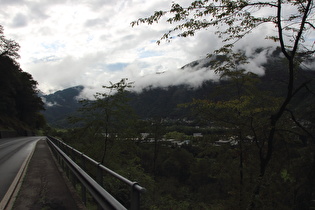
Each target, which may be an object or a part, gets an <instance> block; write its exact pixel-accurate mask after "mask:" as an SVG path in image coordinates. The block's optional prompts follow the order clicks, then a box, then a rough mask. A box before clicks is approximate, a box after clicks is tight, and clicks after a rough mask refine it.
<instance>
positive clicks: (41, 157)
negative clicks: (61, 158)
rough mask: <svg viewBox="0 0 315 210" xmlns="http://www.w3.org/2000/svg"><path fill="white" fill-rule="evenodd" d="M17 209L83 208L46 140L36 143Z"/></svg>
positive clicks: (17, 199) (15, 205)
mask: <svg viewBox="0 0 315 210" xmlns="http://www.w3.org/2000/svg"><path fill="white" fill-rule="evenodd" d="M79 207H80V208H79ZM13 209H16V210H20V209H21V210H27V209H32V210H37V209H60V210H62V209H81V206H80V205H78V204H77V201H76V199H74V196H73V194H72V193H71V192H70V190H69V188H68V186H67V184H66V181H65V180H64V178H63V176H62V174H61V173H60V171H59V170H58V167H57V165H56V163H55V161H54V159H53V157H52V154H51V152H50V150H49V147H48V144H47V142H46V140H40V141H38V143H37V145H36V148H35V151H34V154H33V157H32V158H31V160H30V163H29V165H28V168H27V172H26V174H25V177H24V180H23V182H22V185H21V188H20V191H19V193H18V196H17V198H16V200H15V203H14V206H13Z"/></svg>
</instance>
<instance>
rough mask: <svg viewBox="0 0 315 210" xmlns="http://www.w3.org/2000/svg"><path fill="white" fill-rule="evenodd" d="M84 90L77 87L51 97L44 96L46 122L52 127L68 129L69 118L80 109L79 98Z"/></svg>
mask: <svg viewBox="0 0 315 210" xmlns="http://www.w3.org/2000/svg"><path fill="white" fill-rule="evenodd" d="M83 89H84V87H83V86H75V87H71V88H67V89H64V90H60V91H57V92H55V93H53V94H49V95H43V94H42V95H41V98H42V100H43V101H44V103H45V111H44V112H43V114H44V116H45V118H46V121H47V122H48V123H49V124H50V125H51V126H56V127H68V122H67V117H68V116H70V115H72V114H74V113H75V112H76V111H77V109H78V108H79V107H80V104H79V102H78V100H77V96H79V95H80V93H81V91H82V90H83Z"/></svg>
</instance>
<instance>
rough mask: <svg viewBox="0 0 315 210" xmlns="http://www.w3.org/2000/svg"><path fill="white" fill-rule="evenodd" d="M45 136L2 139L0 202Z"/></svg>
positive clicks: (0, 141) (0, 150) (0, 147)
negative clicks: (37, 143)
mask: <svg viewBox="0 0 315 210" xmlns="http://www.w3.org/2000/svg"><path fill="white" fill-rule="evenodd" d="M42 138H44V137H43V136H32V137H16V138H4V139H0V201H1V200H2V199H3V197H4V195H5V194H6V192H7V190H8V189H9V187H10V185H11V183H12V182H13V180H14V178H15V176H16V175H17V173H18V171H19V169H20V168H21V166H22V164H23V162H24V161H25V159H26V158H27V157H28V155H29V154H30V153H31V152H32V150H33V149H34V148H35V145H36V142H37V141H38V140H40V139H42Z"/></svg>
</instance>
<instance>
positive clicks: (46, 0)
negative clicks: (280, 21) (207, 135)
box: [0, 0, 275, 94]
mask: <svg viewBox="0 0 315 210" xmlns="http://www.w3.org/2000/svg"><path fill="white" fill-rule="evenodd" d="M176 2H178V3H180V4H183V5H188V3H189V2H190V0H176ZM171 4H172V1H171V0H0V24H1V25H2V26H3V27H4V35H5V36H6V37H7V38H10V39H14V40H15V41H17V42H18V43H19V44H20V46H21V49H20V55H21V58H20V59H19V62H20V64H21V67H22V69H23V70H24V71H27V72H29V73H31V74H32V76H33V78H34V79H35V80H36V81H38V83H39V86H38V87H39V89H40V90H41V91H43V92H45V93H50V92H54V91H56V90H60V89H64V88H68V87H71V86H76V85H84V86H87V87H89V90H86V92H89V93H90V94H93V93H95V92H96V91H99V90H100V87H101V86H102V85H108V84H109V81H111V82H118V81H119V80H120V79H121V78H129V80H130V81H135V86H136V88H138V89H139V88H141V87H145V86H147V85H153V86H157V85H162V86H167V85H169V84H180V83H183V82H184V83H188V84H191V85H198V84H200V82H201V81H202V80H204V79H208V78H211V77H213V74H212V73H209V72H208V73H206V74H204V73H205V71H200V72H198V73H196V72H194V73H191V74H189V73H187V74H185V75H183V74H182V72H181V71H179V70H178V69H179V68H180V67H182V66H183V65H185V64H187V63H189V62H191V61H194V60H197V59H201V58H204V57H205V55H206V54H207V53H209V52H211V51H212V50H213V49H215V48H216V47H218V46H219V45H220V43H221V42H220V41H219V40H218V39H217V38H216V37H215V35H214V33H213V32H214V31H212V30H211V29H209V30H207V31H204V32H200V33H197V34H196V36H195V37H191V38H177V39H174V40H173V41H172V42H171V43H165V42H162V43H161V44H160V45H157V44H156V41H157V40H158V39H159V38H160V37H161V36H162V35H163V33H165V32H167V31H168V30H169V29H170V27H171V26H170V25H167V24H165V23H164V22H160V23H159V24H154V25H151V26H147V25H140V26H137V27H133V28H132V27H131V25H130V22H131V21H133V20H136V19H138V18H140V17H147V16H149V15H150V14H153V12H154V11H156V10H167V9H168V8H170V5H171ZM274 30H275V29H274V28H269V27H267V26H262V27H261V28H260V29H259V30H258V31H255V32H253V33H252V34H251V35H250V36H249V37H247V38H246V40H244V41H243V42H240V43H239V45H242V46H243V48H244V49H247V48H248V49H249V48H252V47H258V46H266V45H273V44H272V42H270V41H267V40H265V39H263V38H262V39H260V40H259V41H257V36H260V37H261V34H264V35H266V34H267V35H268V34H270V35H272V33H274ZM249 52H250V50H249ZM264 55H265V53H263V54H262V55H261V56H260V57H259V58H256V60H253V61H252V62H251V63H250V65H251V68H252V69H254V71H257V72H258V73H263V69H262V68H261V64H262V63H263V62H265V56H264ZM165 71H166V72H167V73H166V74H159V76H156V72H165Z"/></svg>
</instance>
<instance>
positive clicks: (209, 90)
mask: <svg viewBox="0 0 315 210" xmlns="http://www.w3.org/2000/svg"><path fill="white" fill-rule="evenodd" d="M301 66H302V68H301V69H300V70H299V71H301V72H303V73H302V74H298V75H299V78H297V82H296V87H298V86H299V85H301V84H303V83H305V82H308V84H307V88H308V89H309V90H313V91H314V90H315V84H314V82H311V80H314V79H315V69H312V65H309V64H307V65H306V64H303V65H301ZM313 66H314V65H313ZM263 67H264V69H265V73H264V74H263V75H262V76H260V83H259V84H257V85H258V86H259V88H260V89H262V90H266V91H270V92H272V94H273V95H274V96H283V94H285V93H284V92H283V90H284V87H285V85H286V81H287V79H288V78H286V69H287V68H286V64H285V63H284V60H283V58H282V57H281V56H280V51H278V50H276V51H274V52H273V53H271V54H270V55H269V56H268V58H267V62H266V63H265V64H263ZM201 68H208V70H209V71H211V62H210V60H209V59H208V58H205V59H202V60H198V61H194V62H192V63H189V64H187V65H185V66H183V67H182V68H181V71H183V74H184V73H185V71H192V69H193V70H194V71H198V69H201ZM275 78H277V79H275ZM227 83H229V81H225V80H222V81H221V82H217V81H212V80H208V81H204V82H202V84H201V85H199V87H197V88H193V87H191V86H189V85H173V86H168V87H163V88H162V87H147V88H145V89H143V90H142V92H139V93H137V92H129V93H128V94H129V98H130V104H131V106H132V107H133V108H134V110H135V111H136V113H137V114H138V116H139V117H140V118H142V119H149V118H170V119H183V118H187V117H191V115H189V113H188V112H187V110H185V109H181V108H179V107H178V105H179V104H184V103H188V102H191V101H192V100H193V99H205V98H207V99H211V100H224V99H227V98H228V97H229V94H227V92H222V93H220V91H219V90H218V89H220V88H219V87H220V86H222V85H226V84H227ZM83 88H84V87H83V86H77V87H73V88H68V89H65V90H61V91H57V92H56V93H54V94H50V95H44V96H43V98H44V101H46V107H45V108H46V111H45V112H43V113H44V115H45V117H46V119H47V121H48V123H50V124H51V125H53V126H57V127H68V126H69V124H68V122H67V120H66V118H67V116H69V115H71V114H74V113H75V111H76V109H77V108H78V107H79V106H80V104H79V103H78V99H77V96H79V95H80V92H81V91H82V90H83ZM307 88H304V90H303V91H302V92H300V93H299V94H298V95H297V97H296V99H295V100H294V101H293V104H294V105H295V106H298V107H300V110H301V111H302V110H305V109H310V108H309V107H310V105H311V104H314V103H315V100H314V98H315V97H310V96H308V97H309V99H308V101H309V103H307V104H306V103H303V104H301V103H300V100H299V98H301V97H304V94H303V93H305V91H309V90H307ZM70 126H71V125H70Z"/></svg>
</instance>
